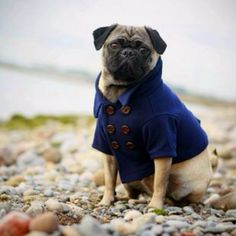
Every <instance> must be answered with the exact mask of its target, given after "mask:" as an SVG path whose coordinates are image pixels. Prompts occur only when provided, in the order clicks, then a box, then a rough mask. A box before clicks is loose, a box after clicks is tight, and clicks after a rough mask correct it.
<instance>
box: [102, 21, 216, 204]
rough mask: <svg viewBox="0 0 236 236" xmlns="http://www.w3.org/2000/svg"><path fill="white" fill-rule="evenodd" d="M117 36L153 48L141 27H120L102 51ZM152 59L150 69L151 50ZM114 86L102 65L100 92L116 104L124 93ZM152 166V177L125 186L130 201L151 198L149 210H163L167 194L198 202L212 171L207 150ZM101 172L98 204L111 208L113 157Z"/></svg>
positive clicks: (114, 175)
mask: <svg viewBox="0 0 236 236" xmlns="http://www.w3.org/2000/svg"><path fill="white" fill-rule="evenodd" d="M134 32H135V34H134ZM117 35H119V36H125V37H126V38H128V39H131V38H133V37H136V38H138V39H140V40H142V41H145V43H147V44H148V45H149V46H150V48H152V49H153V46H152V43H151V40H150V38H149V36H148V34H147V32H146V30H145V28H144V27H131V26H121V25H118V26H117V27H116V28H115V30H114V31H113V32H112V33H111V34H110V36H109V37H108V38H107V40H106V42H105V44H104V48H105V47H106V45H107V44H108V43H109V42H110V41H111V40H113V39H114V37H116V36H117ZM106 53H107V52H106V50H105V49H103V58H104V57H105V56H106ZM151 57H152V61H151V63H150V70H152V69H153V68H154V66H155V64H156V62H157V60H158V58H159V55H158V54H157V52H156V51H155V50H154V49H153V50H152V56H151ZM103 62H104V61H103ZM150 70H149V71H150ZM113 83H114V79H113V77H112V75H111V74H110V73H109V72H108V71H107V69H106V67H105V66H104V63H103V64H102V74H101V77H100V81H99V89H100V90H101V92H102V93H103V95H104V96H105V97H106V98H107V99H108V100H110V101H111V102H115V101H117V99H118V97H119V96H120V95H121V94H122V93H123V92H124V91H125V87H122V86H121V87H119V86H118V87H113V86H110V85H111V84H113ZM116 83H117V82H116ZM120 85H122V84H120ZM154 165H155V173H154V175H152V176H149V177H146V178H144V179H142V180H140V181H134V182H131V183H126V184H124V186H125V188H126V190H127V192H128V195H129V197H131V198H136V197H137V195H138V193H140V192H146V193H148V194H150V195H152V198H151V201H150V203H149V207H154V208H162V207H163V202H164V198H165V196H166V195H168V196H169V197H171V198H173V199H174V200H178V201H179V200H182V199H185V200H188V201H190V202H198V201H200V200H201V198H202V197H203V195H204V193H205V190H206V187H207V185H208V183H209V181H210V178H211V175H212V168H211V165H210V159H209V155H208V152H207V150H204V151H203V152H202V153H200V154H199V155H197V156H196V157H194V158H192V159H189V160H187V161H184V162H181V163H178V164H173V165H172V159H171V158H170V157H161V158H160V157H158V158H157V159H155V160H154ZM104 173H105V192H104V195H103V198H102V200H101V202H100V205H110V204H111V203H112V202H113V201H114V200H115V195H114V193H115V185H116V184H115V183H116V178H117V167H116V162H115V158H114V157H113V156H108V155H105V157H104Z"/></svg>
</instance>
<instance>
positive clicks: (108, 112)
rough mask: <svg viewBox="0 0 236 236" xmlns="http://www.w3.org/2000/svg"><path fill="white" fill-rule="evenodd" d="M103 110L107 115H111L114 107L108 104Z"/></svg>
mask: <svg viewBox="0 0 236 236" xmlns="http://www.w3.org/2000/svg"><path fill="white" fill-rule="evenodd" d="M105 112H106V114H107V115H109V116H111V115H113V114H114V113H115V108H114V107H113V106H112V105H108V106H106V108H105Z"/></svg>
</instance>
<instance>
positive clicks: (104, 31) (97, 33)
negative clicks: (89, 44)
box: [93, 24, 117, 50]
mask: <svg viewBox="0 0 236 236" xmlns="http://www.w3.org/2000/svg"><path fill="white" fill-rule="evenodd" d="M116 26H117V24H113V25H111V26H104V27H100V28H98V29H96V30H94V31H93V38H94V45H95V48H96V49H97V50H99V49H101V47H102V46H103V44H104V43H105V41H106V39H107V37H108V36H109V34H110V33H111V31H112V30H114V29H115V28H116Z"/></svg>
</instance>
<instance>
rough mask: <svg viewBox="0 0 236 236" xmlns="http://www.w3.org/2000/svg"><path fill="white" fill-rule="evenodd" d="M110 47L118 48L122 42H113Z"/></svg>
mask: <svg viewBox="0 0 236 236" xmlns="http://www.w3.org/2000/svg"><path fill="white" fill-rule="evenodd" d="M110 47H111V48H112V49H118V48H119V47H120V44H119V43H111V44H110Z"/></svg>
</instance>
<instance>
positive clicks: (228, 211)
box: [0, 104, 236, 236]
mask: <svg viewBox="0 0 236 236" xmlns="http://www.w3.org/2000/svg"><path fill="white" fill-rule="evenodd" d="M189 107H190V109H191V110H192V111H193V112H194V114H196V115H197V116H198V117H199V118H200V119H201V123H202V126H203V127H204V128H205V130H206V131H207V133H208V136H209V140H210V145H209V148H210V149H211V150H214V149H215V148H216V150H217V152H218V156H219V157H218V162H217V163H216V165H215V171H214V176H213V179H212V180H211V183H210V185H209V187H208V189H207V192H206V195H205V197H204V199H203V202H202V203H199V204H190V205H181V203H180V204H178V205H174V204H173V203H171V202H168V203H166V204H165V207H164V209H151V210H150V209H147V204H148V202H149V200H150V198H149V197H148V196H145V195H141V196H140V198H139V200H140V201H139V203H136V202H135V201H134V200H133V199H126V198H125V190H124V188H123V186H122V185H121V184H119V183H118V184H117V186H116V192H117V201H116V202H115V203H114V204H113V205H111V206H109V207H104V206H98V205H97V204H98V202H99V201H100V199H101V197H102V195H103V191H104V186H103V184H102V183H101V181H100V179H99V175H100V173H101V171H102V157H101V154H100V153H98V152H97V151H96V150H93V149H92V148H91V142H92V138H93V132H94V128H95V120H94V119H93V118H92V117H90V116H82V115H81V116H78V117H76V118H73V119H72V120H69V121H68V120H66V121H65V120H63V121H60V120H59V119H51V118H48V119H46V120H45V121H44V122H42V123H40V122H39V123H36V124H33V125H31V126H28V127H27V122H28V123H30V122H29V121H27V122H26V125H24V126H23V127H22V126H21V125H19V124H17V125H16V126H14V123H11V122H10V121H5V122H2V123H1V126H0V235H1V236H21V235H28V236H47V235H54V236H92V235H96V236H106V235H113V236H122V235H140V236H155V235H163V236H171V235H174V236H177V235H181V236H201V235H208V236H210V235H222V236H230V235H236V105H235V104H231V105H222V104H219V105H214V106H212V105H204V104H189ZM18 118H19V117H18ZM21 119H23V118H21ZM32 119H33V118H32ZM21 124H22V120H21ZM30 124H32V122H31V123H30Z"/></svg>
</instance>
